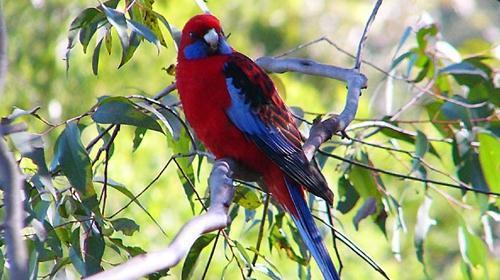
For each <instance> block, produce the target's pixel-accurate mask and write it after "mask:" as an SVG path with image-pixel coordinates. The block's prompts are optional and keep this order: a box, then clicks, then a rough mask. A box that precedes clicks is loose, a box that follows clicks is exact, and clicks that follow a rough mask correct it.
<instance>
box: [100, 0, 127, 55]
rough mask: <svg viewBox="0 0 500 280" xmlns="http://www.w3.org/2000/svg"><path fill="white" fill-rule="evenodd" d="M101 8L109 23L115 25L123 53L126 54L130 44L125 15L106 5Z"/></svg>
mask: <svg viewBox="0 0 500 280" xmlns="http://www.w3.org/2000/svg"><path fill="white" fill-rule="evenodd" d="M101 7H102V9H103V11H104V13H105V14H106V18H107V19H108V21H109V23H111V25H113V27H114V28H115V29H116V32H117V33H118V37H119V38H120V42H121V44H122V49H123V53H124V54H125V51H126V50H127V49H128V48H129V44H130V41H129V36H128V30H127V20H126V18H125V15H124V14H123V13H121V12H119V11H117V10H115V9H113V8H108V7H106V5H101Z"/></svg>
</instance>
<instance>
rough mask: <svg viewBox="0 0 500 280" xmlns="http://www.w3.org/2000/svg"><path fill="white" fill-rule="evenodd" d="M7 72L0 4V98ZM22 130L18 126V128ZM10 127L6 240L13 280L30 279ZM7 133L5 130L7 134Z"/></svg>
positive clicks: (3, 172) (4, 153) (1, 165)
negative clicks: (11, 150)
mask: <svg viewBox="0 0 500 280" xmlns="http://www.w3.org/2000/svg"><path fill="white" fill-rule="evenodd" d="M6 72H7V31H6V27H5V21H4V17H3V7H2V2H0V99H1V96H2V93H3V85H4V80H5V75H6ZM15 127H17V128H19V126H15ZM10 128H11V126H2V125H0V187H2V188H3V193H4V194H3V195H4V198H3V199H4V204H5V221H4V223H3V226H4V230H5V241H6V245H7V256H8V263H9V267H10V269H9V271H10V278H12V279H28V255H27V251H26V244H24V240H23V235H22V229H23V221H24V214H23V197H22V191H23V182H24V180H23V176H22V174H21V171H20V170H19V167H18V166H17V163H16V161H15V159H14V156H13V155H12V153H11V152H10V151H9V148H8V146H7V143H5V141H4V138H3V137H4V135H5V134H4V132H13V131H14V130H15V129H10ZM4 130H5V131H4Z"/></svg>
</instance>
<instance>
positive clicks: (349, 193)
mask: <svg viewBox="0 0 500 280" xmlns="http://www.w3.org/2000/svg"><path fill="white" fill-rule="evenodd" d="M337 187H338V192H339V198H338V199H337V200H338V204H337V210H339V211H340V213H342V214H346V213H347V212H349V211H350V210H351V209H352V208H354V206H355V205H356V202H358V200H359V194H358V192H357V191H356V189H355V188H354V187H353V186H352V185H351V183H350V182H349V180H347V179H346V178H345V177H344V176H342V177H340V178H339V181H338V184H337Z"/></svg>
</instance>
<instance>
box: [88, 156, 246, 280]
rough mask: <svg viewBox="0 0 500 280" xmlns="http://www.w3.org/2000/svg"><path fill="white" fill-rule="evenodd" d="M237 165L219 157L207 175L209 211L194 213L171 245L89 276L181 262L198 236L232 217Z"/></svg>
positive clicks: (137, 272)
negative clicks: (199, 213)
mask: <svg viewBox="0 0 500 280" xmlns="http://www.w3.org/2000/svg"><path fill="white" fill-rule="evenodd" d="M234 169H237V167H236V164H235V163H234V161H232V160H230V159H220V160H217V161H216V162H215V164H214V167H213V169H212V173H211V174H210V177H209V179H208V185H209V187H210V198H211V201H210V207H209V208H208V210H207V212H206V213H204V214H202V215H200V216H197V217H194V218H193V219H191V220H190V221H189V222H188V223H186V224H185V225H184V226H183V227H182V228H181V230H180V231H179V232H178V233H177V235H176V236H175V238H174V240H173V241H172V243H170V245H169V246H168V247H166V248H165V249H163V250H160V251H157V252H151V253H147V254H143V255H139V256H136V257H134V258H132V259H130V260H129V261H127V262H125V263H123V264H121V265H118V266H115V267H114V268H112V269H109V270H106V271H103V272H100V273H97V274H95V275H93V276H90V277H88V278H86V279H88V280H101V279H102V280H104V279H106V280H113V279H116V280H118V279H138V278H140V277H142V276H145V275H148V274H151V273H153V272H156V271H159V270H162V269H167V268H170V267H173V266H175V265H176V264H177V263H179V262H180V261H181V260H182V259H183V258H184V257H185V256H186V254H187V253H188V251H189V248H191V246H192V245H193V243H194V242H195V240H196V239H197V238H198V237H199V236H201V235H202V234H204V233H207V232H212V231H215V230H220V229H223V228H225V227H226V226H227V225H228V224H229V223H230V219H229V216H228V208H229V205H230V204H231V202H232V200H233V193H234V187H233V181H232V175H233V174H232V173H233V172H232V170H234Z"/></svg>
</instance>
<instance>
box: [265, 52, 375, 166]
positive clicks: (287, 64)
mask: <svg viewBox="0 0 500 280" xmlns="http://www.w3.org/2000/svg"><path fill="white" fill-rule="evenodd" d="M256 62H257V63H258V64H259V66H260V67H262V68H263V69H264V70H266V71H268V72H274V73H284V72H289V71H293V72H300V73H304V74H309V75H314V76H322V77H327V78H331V79H335V80H339V81H344V82H346V83H347V89H348V90H347V98H346V103H345V106H344V110H343V111H342V112H341V113H340V114H339V115H333V116H331V117H328V118H327V119H325V120H322V121H319V122H316V123H315V124H314V125H313V127H312V128H311V132H310V134H309V137H308V138H307V140H306V142H305V143H304V146H303V149H304V153H305V155H306V157H307V159H308V160H309V161H310V160H311V159H312V158H313V157H314V154H315V153H316V151H317V150H318V148H319V146H321V144H323V143H324V142H325V141H327V140H328V139H330V138H331V137H332V136H333V135H334V134H336V133H337V132H343V131H344V130H345V128H346V127H347V126H348V125H349V124H350V123H351V122H352V121H353V120H354V117H355V116H356V111H357V110H358V101H359V96H360V95H361V89H363V88H366V85H367V84H366V83H367V81H368V80H367V78H366V77H365V75H363V74H362V73H360V72H359V70H358V69H347V68H341V67H336V66H332V65H326V64H321V63H317V62H315V61H313V60H309V59H300V58H282V59H276V58H272V57H269V56H266V57H261V58H259V59H257V61H256Z"/></svg>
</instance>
